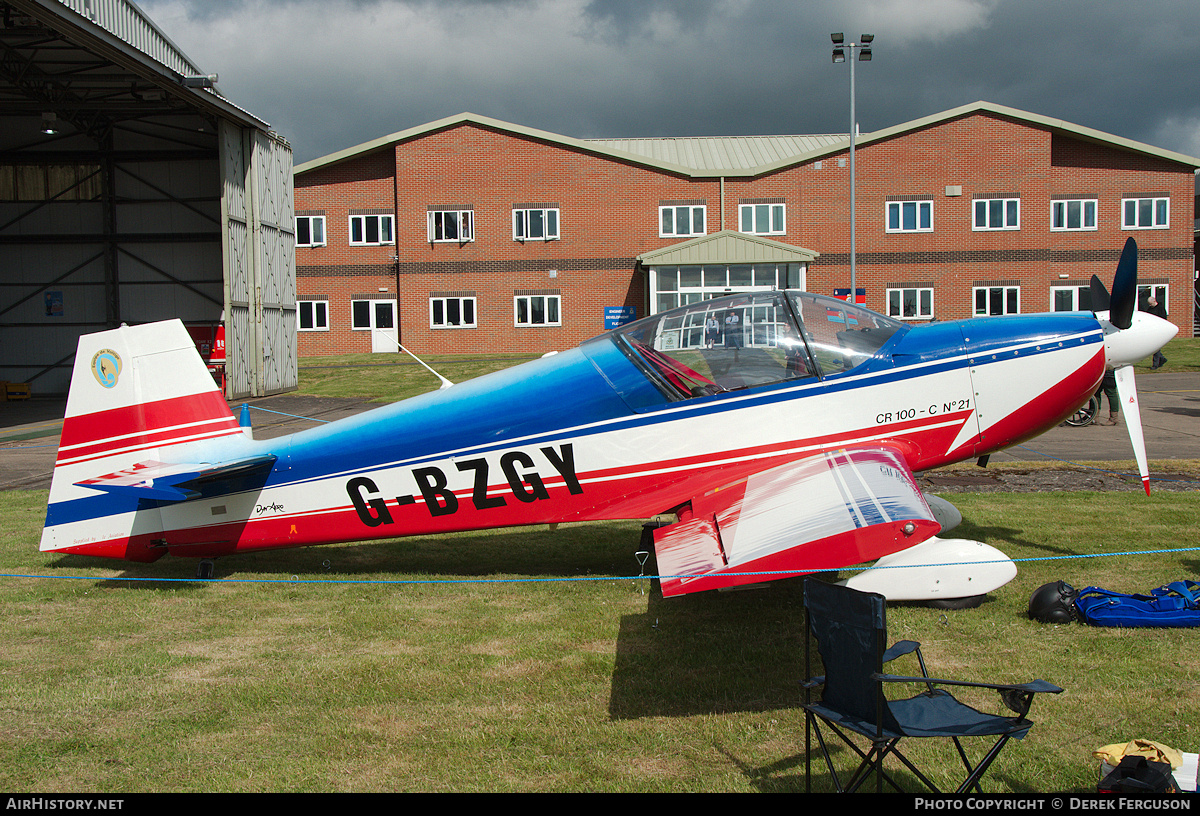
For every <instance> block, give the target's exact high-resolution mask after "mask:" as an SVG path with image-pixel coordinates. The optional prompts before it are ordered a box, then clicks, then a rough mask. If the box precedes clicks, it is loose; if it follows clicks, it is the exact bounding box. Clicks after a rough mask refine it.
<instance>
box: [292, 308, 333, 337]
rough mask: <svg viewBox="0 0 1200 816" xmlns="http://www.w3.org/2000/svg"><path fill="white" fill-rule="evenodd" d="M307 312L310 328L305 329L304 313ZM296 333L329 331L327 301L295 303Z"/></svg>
mask: <svg viewBox="0 0 1200 816" xmlns="http://www.w3.org/2000/svg"><path fill="white" fill-rule="evenodd" d="M306 311H307V312H308V319H309V322H310V323H312V325H311V326H309V327H308V328H305V327H304V326H303V325H302V324H303V323H304V313H305V312H306ZM296 331H301V332H317V331H329V301H328V300H297V301H296Z"/></svg>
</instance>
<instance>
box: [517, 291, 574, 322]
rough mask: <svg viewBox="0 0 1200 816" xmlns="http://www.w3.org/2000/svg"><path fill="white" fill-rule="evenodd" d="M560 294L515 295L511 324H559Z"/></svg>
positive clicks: (560, 320)
mask: <svg viewBox="0 0 1200 816" xmlns="http://www.w3.org/2000/svg"><path fill="white" fill-rule="evenodd" d="M560 298H561V295H515V296H514V297H513V324H514V325H516V326H561V325H562V319H561V317H560V314H559V305H560V302H561V301H560Z"/></svg>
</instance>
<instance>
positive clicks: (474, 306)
mask: <svg viewBox="0 0 1200 816" xmlns="http://www.w3.org/2000/svg"><path fill="white" fill-rule="evenodd" d="M450 301H458V314H459V316H460V317H461V316H462V315H463V314H464V312H465V311H466V310H465V309H463V305H464V304H466V303H470V304H471V321H470V322H469V323H468V322H467V321H465V320H462V321H461V322H459V323H449V322H447V315H448V314H449V309H447V308H446V306H447V305H448V304H449V302H450ZM437 304H441V307H442V319H441V322H438V321H437V320H436V306H437ZM478 320H479V302H478V301H477V300H476V298H475V297H474V296H473V295H453V296H441V295H439V296H436V297H430V298H429V328H431V329H474V328H476V327H477V325H478V324H477V322H476V321H478Z"/></svg>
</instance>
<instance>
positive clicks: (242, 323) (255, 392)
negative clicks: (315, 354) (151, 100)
mask: <svg viewBox="0 0 1200 816" xmlns="http://www.w3.org/2000/svg"><path fill="white" fill-rule="evenodd" d="M220 142H221V176H222V179H221V181H222V186H223V195H222V197H221V238H222V241H223V242H224V245H225V252H224V263H225V348H226V351H227V354H228V360H227V362H226V366H225V375H226V383H227V384H226V391H225V393H226V396H227V397H230V398H238V397H246V396H263V395H266V394H274V393H278V392H280V391H285V390H288V389H292V388H295V387H296V385H297V379H298V378H297V374H298V372H297V356H296V251H295V245H296V235H295V217H294V212H295V210H294V205H293V202H292V151H291V147H289V146H288V144H287V143H286V142H284V141H283V140H281V139H279V138H278V137H276V136H275V135H274V134H268V133H263V132H262V131H260V130H256V129H251V128H240V127H238V126H236V125H234V124H232V123H229V122H223V123H222V127H221V139H220Z"/></svg>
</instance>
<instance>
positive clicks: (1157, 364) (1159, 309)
mask: <svg viewBox="0 0 1200 816" xmlns="http://www.w3.org/2000/svg"><path fill="white" fill-rule="evenodd" d="M1146 306H1148V307H1149V308H1147V309H1146V311H1147V312H1149V313H1150V314H1152V315H1154V316H1155V317H1161V318H1162V319H1163V320H1166V319H1167V310H1166V307H1164V306H1163V305H1162V304H1161V303H1159V302H1158V298H1156V297H1155V296H1154V295H1150V299H1149V300H1148V301H1146ZM1166 362H1167V358H1166V357H1164V356H1163V353H1162V349H1159V350H1158V351H1156V352H1154V357H1153V358H1152V359H1151V360H1150V370H1151V371H1154V370H1156V369H1159V368H1162V367H1163V366H1164V365H1166Z"/></svg>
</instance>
